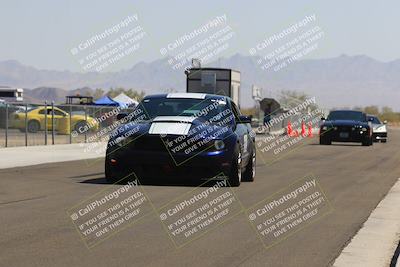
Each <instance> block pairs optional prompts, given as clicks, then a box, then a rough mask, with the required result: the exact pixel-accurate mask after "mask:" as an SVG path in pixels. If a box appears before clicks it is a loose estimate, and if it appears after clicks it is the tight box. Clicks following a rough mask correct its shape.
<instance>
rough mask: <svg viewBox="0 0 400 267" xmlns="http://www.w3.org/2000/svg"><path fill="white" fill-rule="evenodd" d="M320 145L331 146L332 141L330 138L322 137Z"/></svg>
mask: <svg viewBox="0 0 400 267" xmlns="http://www.w3.org/2000/svg"><path fill="white" fill-rule="evenodd" d="M319 144H320V145H330V144H332V141H331V140H329V139H328V138H323V137H320V138H319Z"/></svg>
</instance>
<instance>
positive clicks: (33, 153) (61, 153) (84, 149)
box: [0, 143, 107, 169]
mask: <svg viewBox="0 0 400 267" xmlns="http://www.w3.org/2000/svg"><path fill="white" fill-rule="evenodd" d="M106 145H107V144H106V143H83V144H67V145H52V146H29V147H7V148H2V149H0V158H1V161H0V169H6V168H14V167H22V166H31V165H38V164H43V163H54V162H64V161H74V160H82V159H93V158H101V157H104V155H105V150H104V148H105V147H106ZM103 150H104V151H103Z"/></svg>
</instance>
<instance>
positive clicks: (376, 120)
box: [368, 116, 381, 124]
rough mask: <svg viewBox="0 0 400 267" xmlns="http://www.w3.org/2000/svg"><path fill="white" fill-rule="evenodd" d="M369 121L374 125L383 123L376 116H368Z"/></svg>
mask: <svg viewBox="0 0 400 267" xmlns="http://www.w3.org/2000/svg"><path fill="white" fill-rule="evenodd" d="M368 121H370V122H372V123H373V124H381V121H380V120H379V119H378V118H377V117H375V116H368Z"/></svg>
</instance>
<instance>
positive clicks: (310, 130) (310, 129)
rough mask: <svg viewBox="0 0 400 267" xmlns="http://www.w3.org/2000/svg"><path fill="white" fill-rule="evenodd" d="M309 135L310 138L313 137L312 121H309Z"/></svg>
mask: <svg viewBox="0 0 400 267" xmlns="http://www.w3.org/2000/svg"><path fill="white" fill-rule="evenodd" d="M307 136H308V137H310V138H311V137H313V134H312V124H311V121H310V122H309V123H308V135H307Z"/></svg>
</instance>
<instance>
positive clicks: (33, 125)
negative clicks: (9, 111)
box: [28, 120, 40, 133]
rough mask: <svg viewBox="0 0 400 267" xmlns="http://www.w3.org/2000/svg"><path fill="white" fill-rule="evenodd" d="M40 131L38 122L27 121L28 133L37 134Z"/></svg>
mask: <svg viewBox="0 0 400 267" xmlns="http://www.w3.org/2000/svg"><path fill="white" fill-rule="evenodd" d="M39 130H40V123H39V122H38V121H35V120H32V121H28V132H30V133H37V132H38V131H39Z"/></svg>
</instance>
